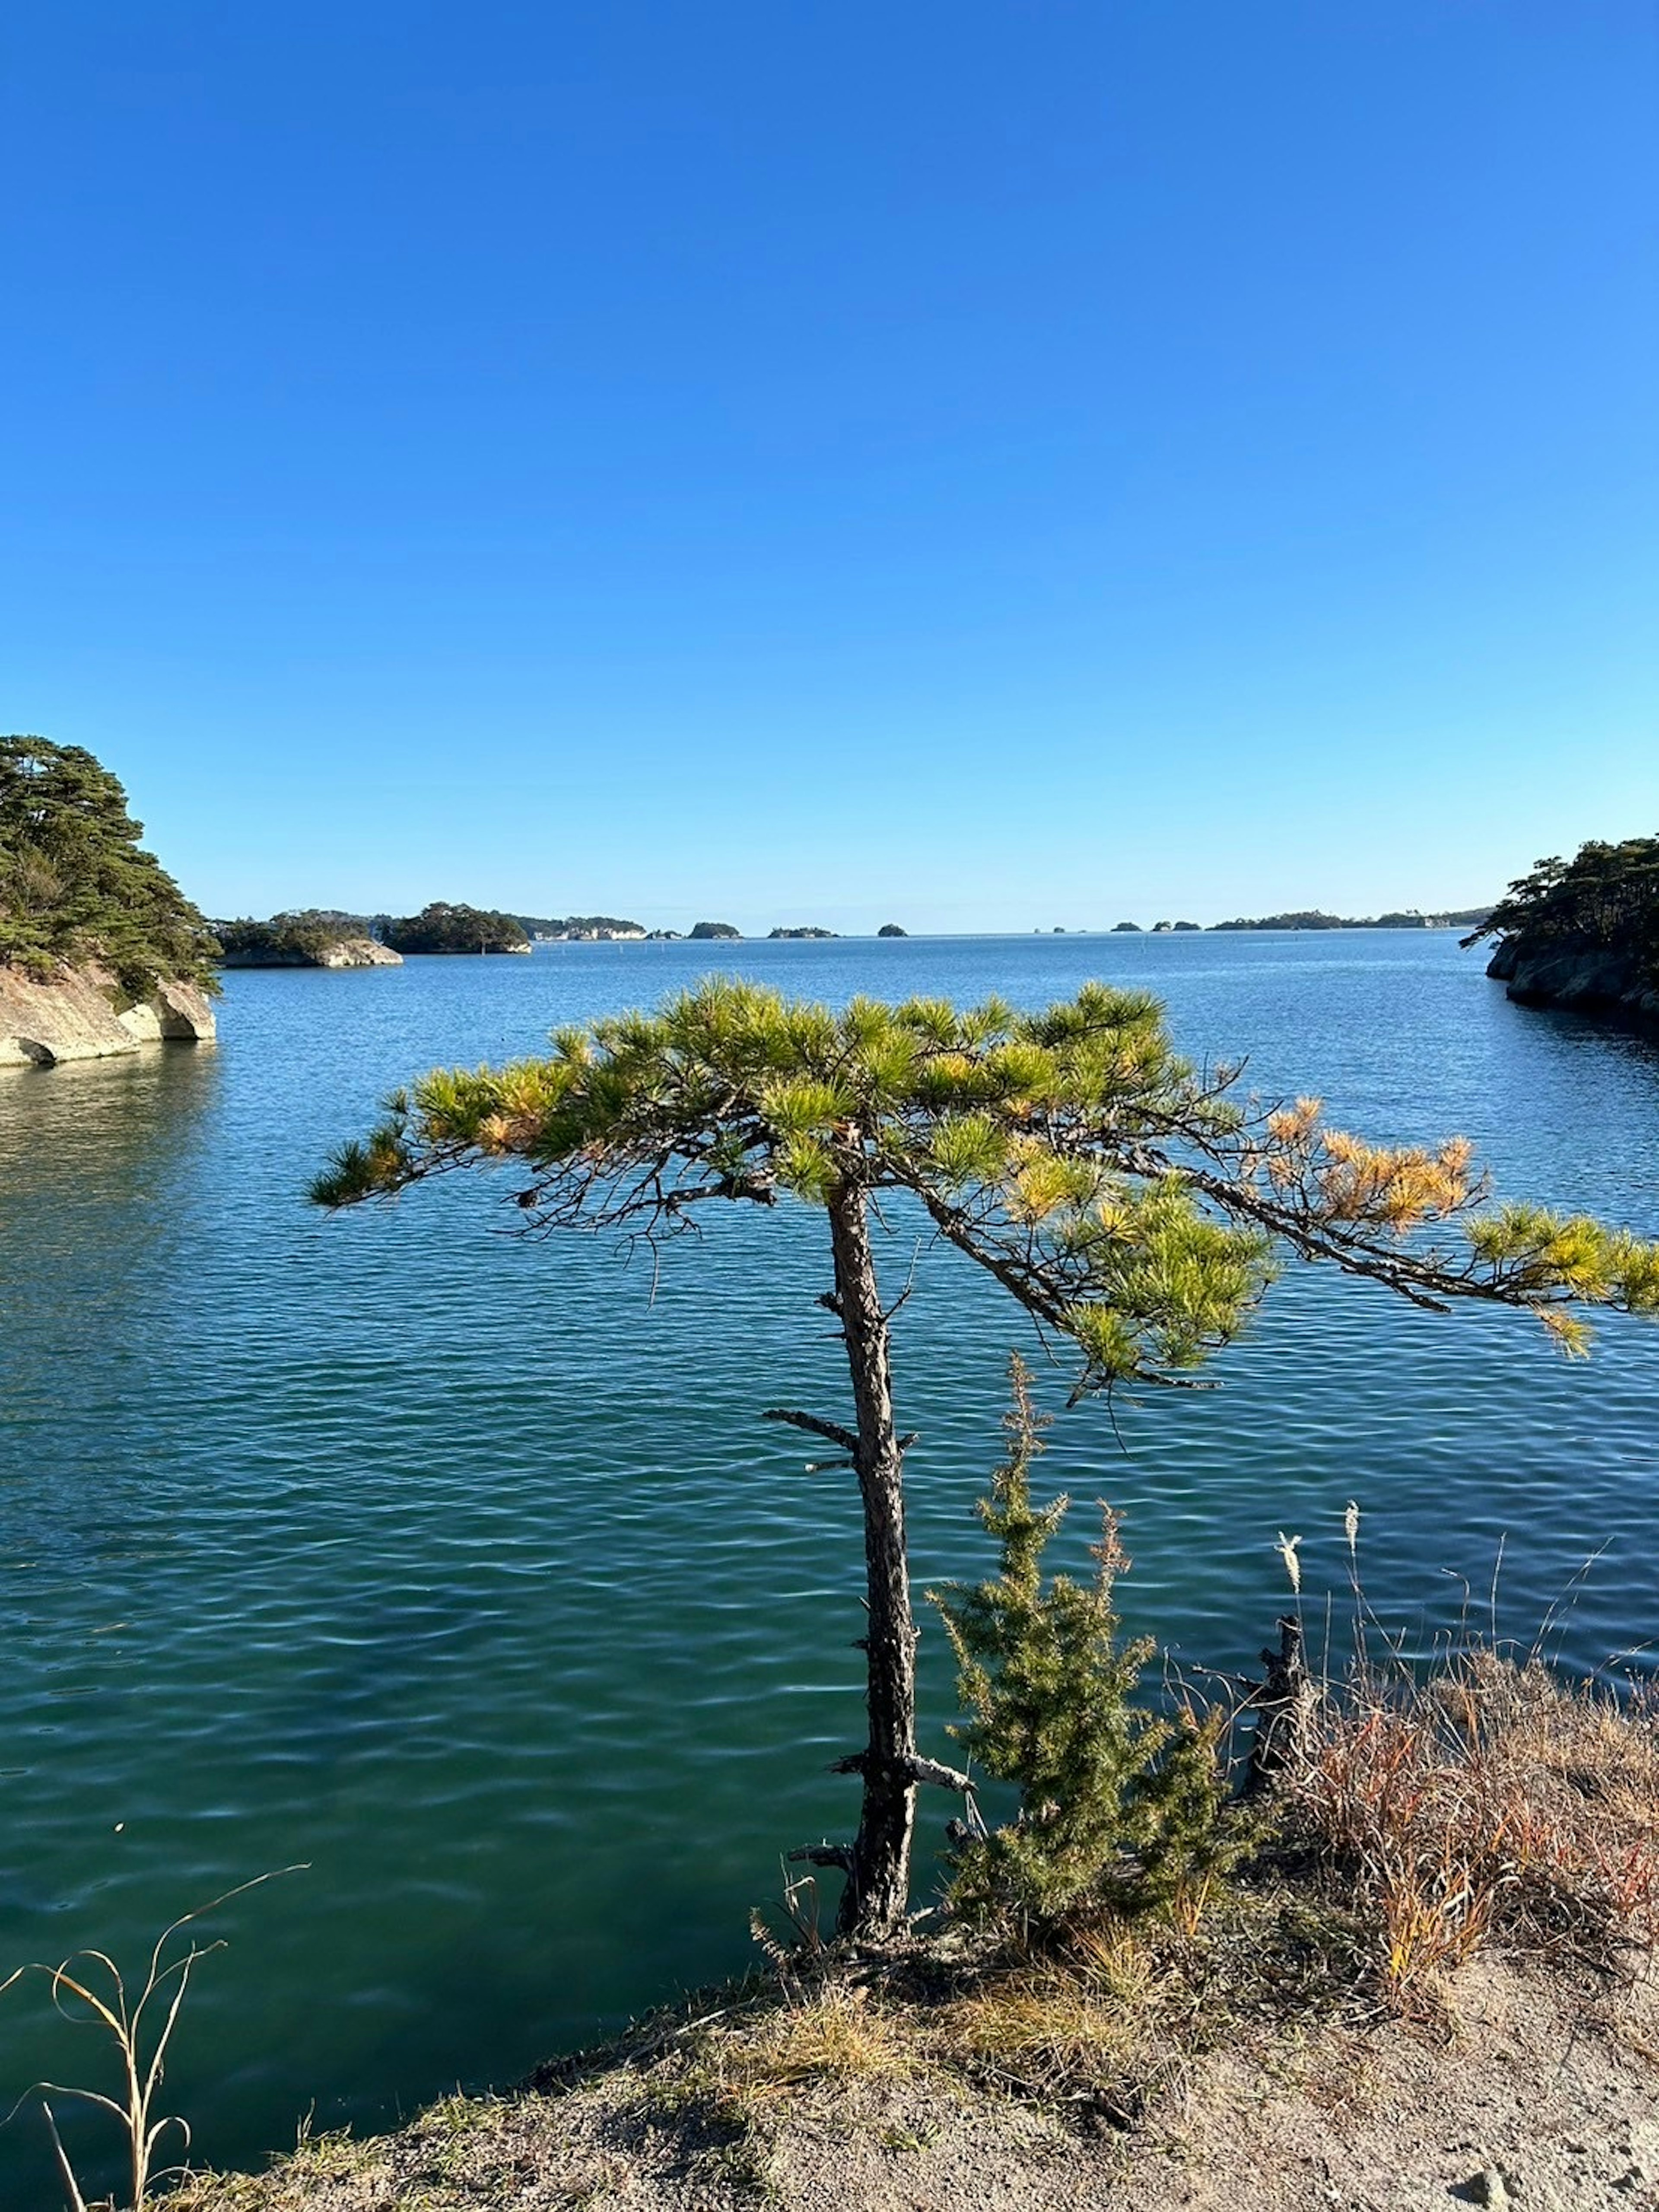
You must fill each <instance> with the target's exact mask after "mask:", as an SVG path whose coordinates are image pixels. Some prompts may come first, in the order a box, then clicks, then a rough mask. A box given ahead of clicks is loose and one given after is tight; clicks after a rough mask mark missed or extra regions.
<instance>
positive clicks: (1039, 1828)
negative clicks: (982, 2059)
mask: <svg viewBox="0 0 1659 2212" xmlns="http://www.w3.org/2000/svg"><path fill="white" fill-rule="evenodd" d="M1009 1378H1010V1384H1011V1390H1012V1407H1011V1408H1010V1411H1009V1412H1008V1413H1007V1414H1006V1416H1005V1418H1004V1427H1005V1429H1006V1431H1007V1435H1008V1451H1007V1456H1006V1458H1005V1460H1004V1461H1003V1462H1002V1464H1001V1465H1000V1467H999V1468H997V1469H996V1471H995V1473H994V1475H993V1477H992V1481H991V1490H990V1494H989V1495H988V1497H986V1498H981V1500H980V1503H979V1509H978V1510H979V1515H980V1518H981V1521H982V1522H984V1524H985V1526H986V1528H987V1530H988V1531H989V1532H990V1534H992V1536H994V1538H995V1540H996V1542H997V1545H998V1547H999V1553H1000V1564H999V1571H998V1573H997V1575H996V1577H995V1579H994V1580H993V1581H989V1582H983V1583H978V1584H976V1585H975V1586H972V1587H969V1586H967V1585H965V1584H963V1583H947V1584H946V1585H945V1587H944V1588H943V1589H939V1590H934V1591H931V1592H930V1593H929V1596H930V1598H931V1600H932V1602H933V1604H934V1605H935V1606H936V1607H938V1609H939V1614H940V1617H941V1618H942V1620H943V1621H944V1624H945V1633H946V1635H947V1636H948V1637H949V1638H950V1639H951V1649H952V1650H953V1651H954V1652H955V1654H956V1657H957V1668H958V1674H957V1692H958V1695H959V1697H960V1699H961V1702H962V1705H963V1711H965V1712H966V1713H967V1714H968V1715H969V1718H968V1719H967V1720H966V1721H965V1722H963V1723H961V1724H960V1725H958V1726H957V1727H956V1728H954V1729H952V1730H951V1733H952V1735H955V1736H956V1737H957V1741H959V1742H961V1743H962V1744H963V1745H964V1746H965V1747H966V1748H967V1750H968V1752H969V1755H970V1758H971V1759H972V1760H973V1761H974V1762H975V1764H976V1765H978V1766H979V1767H980V1768H981V1770H982V1771H984V1772H985V1773H986V1774H987V1775H990V1776H991V1777H993V1778H994V1779H995V1780H997V1781H999V1782H1005V1783H1012V1784H1015V1785H1016V1786H1017V1787H1018V1791H1019V1808H1018V1814H1017V1816H1016V1817H1015V1818H1014V1819H1013V1820H1012V1821H1009V1822H1008V1823H1006V1825H1005V1826H1001V1827H998V1828H995V1829H993V1830H992V1831H990V1832H989V1833H987V1834H986V1835H983V1836H980V1837H972V1838H968V1839H967V1840H965V1841H964V1842H963V1843H962V1844H960V1845H959V1847H958V1849H957V1854H956V1858H955V1873H954V1877H953V1880H952V1882H951V1904H952V1905H953V1906H954V1907H955V1908H956V1909H957V1911H961V1912H964V1913H968V1914H970V1915H973V1916H974V1917H981V1918H986V1919H989V1920H991V1921H994V1922H995V1923H1000V1924H1009V1925H1012V1926H1014V1927H1017V1928H1018V1929H1021V1930H1022V1931H1024V1932H1030V1931H1032V1930H1038V1931H1040V1930H1041V1929H1044V1928H1047V1927H1052V1926H1054V1925H1056V1924H1058V1923H1061V1922H1063V1921H1066V1920H1067V1919H1070V1918H1073V1917H1076V1916H1077V1915H1078V1914H1079V1912H1085V1911H1088V1910H1090V1909H1091V1908H1097V1907H1104V1908H1109V1909H1110V1910H1114V1911H1120V1912H1121V1911H1145V1910H1147V1909H1160V1910H1163V1911H1168V1912H1170V1913H1171V1914H1172V1915H1173V1916H1174V1917H1176V1918H1177V1919H1178V1920H1181V1921H1182V1922H1184V1923H1187V1924H1188V1925H1191V1924H1193V1923H1195V1922H1196V1919H1197V1917H1198V1915H1199V1913H1200V1911H1201V1910H1202V1908H1203V1905H1204V1902H1205V1900H1206V1898H1207V1896H1208V1894H1209V1893H1210V1890H1211V1888H1212V1886H1213V1884H1214V1883H1215V1882H1216V1881H1218V1879H1219V1878H1220V1877H1221V1876H1222V1875H1225V1872H1226V1871H1227V1870H1228V1869H1230V1868H1231V1866H1232V1865H1234V1864H1235V1863H1237V1860H1238V1858H1239V1857H1241V1856H1242V1854H1243V1850H1244V1849H1245V1847H1246V1842H1247V1836H1246V1832H1245V1829H1244V1827H1243V1824H1242V1822H1241V1821H1240V1820H1239V1818H1238V1816H1237V1814H1235V1813H1234V1812H1233V1810H1232V1809H1231V1805H1230V1793H1229V1791H1228V1788H1227V1784H1226V1780H1225V1775H1224V1773H1223V1771H1222V1768H1221V1765H1220V1761H1219V1759H1218V1749H1217V1735H1218V1731H1217V1729H1216V1728H1215V1727H1214V1726H1213V1725H1212V1724H1211V1723H1206V1722H1200V1721H1199V1720H1197V1719H1195V1718H1194V1717H1192V1716H1191V1715H1190V1714H1188V1713H1184V1712H1183V1713H1180V1714H1175V1715H1170V1714H1161V1713H1158V1712H1154V1711H1152V1709H1151V1707H1150V1706H1147V1705H1142V1704H1139V1703H1137V1702H1136V1699H1135V1692H1136V1691H1137V1689H1138V1687H1139V1682H1140V1678H1141V1675H1142V1674H1143V1672H1144V1670H1145V1668H1146V1664H1147V1662H1148V1661H1149V1660H1150V1659H1151V1658H1152V1656H1153V1653H1154V1650H1155V1649H1156V1647H1155V1645H1154V1644H1153V1643H1152V1639H1151V1638H1127V1639H1126V1638H1124V1637H1123V1635H1122V1633H1121V1624H1120V1621H1119V1619H1118V1615H1117V1610H1116V1607H1115V1598H1114V1593H1115V1584H1116V1581H1117V1577H1118V1576H1119V1575H1120V1574H1121V1573H1122V1572H1123V1571H1125V1569H1126V1568H1127V1565H1128V1561H1127V1559H1126V1557H1125V1556H1124V1553H1123V1551H1122V1548H1121V1545H1120V1543H1119V1541H1118V1534H1117V1527H1116V1522H1115V1519H1114V1517H1113V1516H1112V1515H1111V1514H1110V1513H1109V1512H1107V1513H1106V1515H1105V1524H1104V1530H1103V1537H1102V1541H1100V1542H1099V1543H1098V1544H1097V1545H1096V1546H1095V1547H1093V1556H1094V1559H1095V1571H1094V1573H1093V1575H1092V1577H1091V1578H1090V1579H1089V1580H1088V1581H1087V1582H1077V1581H1073V1579H1072V1578H1071V1577H1069V1576H1066V1575H1055V1576H1053V1577H1049V1578H1047V1579H1045V1577H1044V1574H1043V1565H1042V1562H1043V1553H1044V1552H1045V1550H1046V1548H1047V1547H1048V1543H1049V1541H1050V1540H1051V1538H1053V1536H1054V1534H1056V1532H1057V1531H1058V1530H1059V1528H1060V1524H1061V1523H1062V1522H1063V1521H1064V1519H1065V1517H1066V1510H1067V1508H1068V1504H1069V1500H1068V1499H1066V1498H1064V1497H1060V1498H1055V1499H1054V1502H1053V1503H1052V1504H1048V1505H1044V1506H1039V1505H1035V1504H1033V1503H1032V1500H1031V1486H1030V1469H1031V1462H1032V1461H1033V1459H1034V1458H1035V1457H1036V1455H1037V1454H1038V1453H1039V1452H1040V1451H1041V1450H1042V1448H1043V1447H1042V1430H1043V1428H1045V1427H1046V1426H1047V1425H1048V1421H1047V1417H1045V1416H1040V1415H1038V1414H1037V1413H1036V1412H1035V1411H1034V1409H1033V1407H1032V1404H1031V1395H1030V1374H1029V1372H1028V1370H1027V1369H1026V1366H1025V1364H1024V1361H1023V1360H1022V1359H1021V1358H1019V1356H1018V1353H1016V1354H1015V1355H1014V1356H1013V1357H1012V1358H1011V1360H1010V1361H1009Z"/></svg>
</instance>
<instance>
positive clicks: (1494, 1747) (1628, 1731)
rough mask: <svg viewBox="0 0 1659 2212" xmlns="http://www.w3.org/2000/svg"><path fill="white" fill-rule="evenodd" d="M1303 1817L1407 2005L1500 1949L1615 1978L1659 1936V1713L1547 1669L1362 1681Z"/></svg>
mask: <svg viewBox="0 0 1659 2212" xmlns="http://www.w3.org/2000/svg"><path fill="white" fill-rule="evenodd" d="M1290 1817H1291V1820H1292V1823H1293V1824H1294V1826H1296V1827H1297V1829H1298V1830H1299V1832H1301V1834H1302V1835H1303V1837H1304V1838H1305V1840H1306V1841H1307V1842H1308V1843H1310V1844H1311V1845H1312V1846H1313V1847H1314V1849H1315V1850H1316V1853H1317V1854H1318V1855H1319V1857H1321V1858H1322V1860H1324V1861H1325V1862H1326V1863H1327V1866H1328V1869H1329V1870H1330V1871H1331V1872H1334V1874H1335V1875H1337V1876H1338V1877H1339V1878H1340V1880H1342V1881H1344V1882H1346V1883H1351V1884H1352V1890H1353V1894H1354V1897H1355V1900H1356V1903H1357V1904H1358V1906H1359V1908H1360V1910H1361V1911H1362V1913H1363V1914H1364V1915H1365V1916H1366V1917H1369V1918H1370V1920H1371V1922H1372V1923H1373V1929H1374V1933H1375V1939H1376V1962H1375V1963H1376V1971H1377V1977H1378V1979H1379V1981H1380V1984H1381V1985H1382V1988H1383V1991H1384V1992H1385V1994H1386V1995H1387V1996H1388V1998H1389V2002H1391V2003H1393V2004H1395V2006H1396V2007H1399V2008H1404V2009H1411V2008H1413V2007H1415V2006H1417V2005H1419V2004H1420V2003H1423V2002H1434V2001H1435V1999H1436V1994H1437V1990H1438V1987H1439V1984H1440V1983H1441V1982H1442V1980H1443V1977H1444V1976H1445V1975H1446V1974H1447V1973H1448V1972H1449V1971H1451V1970H1452V1969H1454V1968H1455V1967H1456V1966H1459V1965H1461V1964H1462V1962H1463V1960H1466V1959H1467V1958H1468V1957H1469V1956H1470V1954H1472V1953H1473V1952H1474V1951H1475V1950H1476V1949H1477V1948H1479V1947H1480V1945H1481V1944H1483V1943H1485V1942H1489V1941H1492V1940H1495V1939H1498V1938H1501V1939H1502V1940H1504V1942H1507V1943H1509V1944H1510V1945H1512V1946H1516V1947H1519V1948H1524V1949H1527V1950H1529V1951H1533V1952H1534V1953H1538V1954H1547V1955H1551V1956H1555V1957H1563V1958H1565V1957H1567V1956H1572V1957H1577V1958H1578V1959H1580V1960H1585V1961H1588V1962H1589V1963H1591V1964H1594V1965H1595V1966H1601V1967H1607V1966H1612V1965H1614V1964H1615V1963H1617V1962H1618V1960H1619V1959H1620V1955H1621V1954H1624V1953H1626V1952H1627V1951H1628V1950H1629V1949H1630V1948H1632V1947H1638V1948H1643V1949H1650V1948H1652V1946H1653V1944H1654V1942H1655V1941H1656V1937H1659V1736H1656V1732H1655V1729H1654V1726H1653V1723H1652V1719H1651V1717H1650V1714H1649V1713H1648V1712H1647V1711H1646V1710H1645V1709H1644V1708H1643V1707H1642V1706H1640V1705H1629V1704H1625V1703H1621V1702H1620V1701H1619V1700H1618V1699H1615V1698H1614V1697H1613V1694H1612V1693H1611V1692H1607V1691H1604V1690H1602V1689H1601V1688H1599V1687H1597V1686H1595V1685H1593V1684H1588V1683H1573V1682H1564V1681H1563V1680H1560V1679H1559V1677H1557V1676H1556V1675H1554V1674H1552V1673H1551V1672H1550V1670H1549V1669H1548V1668H1546V1667H1544V1666H1543V1665H1542V1664H1541V1663H1540V1662H1538V1661H1537V1660H1536V1659H1535V1658H1534V1659H1530V1660H1528V1661H1525V1662H1521V1663H1515V1662H1509V1661H1506V1660H1504V1659H1502V1658H1500V1657H1498V1656H1496V1655H1495V1654H1494V1653H1493V1652H1492V1651H1491V1650H1476V1651H1474V1652H1473V1653H1471V1654H1468V1655H1466V1656H1462V1657H1461V1658H1459V1659H1457V1660H1455V1661H1453V1662H1450V1663H1449V1665H1447V1666H1445V1667H1443V1668H1440V1669H1439V1670H1438V1671H1437V1672H1436V1673H1435V1674H1433V1675H1431V1677H1430V1678H1429V1679H1428V1680H1425V1681H1419V1680H1414V1679H1413V1678H1412V1677H1411V1676H1409V1675H1408V1674H1405V1673H1404V1672H1403V1671H1400V1672H1396V1673H1394V1674H1389V1675H1386V1676H1379V1675H1377V1674H1375V1673H1374V1672H1372V1671H1370V1670H1366V1669H1360V1670H1358V1671H1357V1672H1356V1674H1355V1676H1354V1678H1353V1680H1352V1682H1351V1683H1350V1684H1349V1685H1348V1686H1346V1691H1345V1693H1344V1694H1341V1695H1338V1696H1334V1697H1327V1698H1326V1699H1325V1700H1324V1701H1323V1703H1322V1705H1321V1706H1320V1708H1319V1710H1318V1712H1317V1714H1316V1717H1315V1721H1314V1732H1313V1741H1312V1742H1311V1745H1310V1759H1309V1764H1308V1767H1307V1771H1306V1772H1305V1774H1304V1777H1303V1778H1301V1780H1300V1783H1299V1784H1298V1787H1297V1790H1296V1791H1295V1794H1294V1798H1293V1801H1292V1803H1291V1808H1290Z"/></svg>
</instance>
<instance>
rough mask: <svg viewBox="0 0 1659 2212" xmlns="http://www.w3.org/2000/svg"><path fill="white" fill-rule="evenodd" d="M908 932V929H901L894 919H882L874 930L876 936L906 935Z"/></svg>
mask: <svg viewBox="0 0 1659 2212" xmlns="http://www.w3.org/2000/svg"><path fill="white" fill-rule="evenodd" d="M909 934H910V933H909V931H908V929H901V928H900V927H899V926H898V924H897V922H896V921H884V922H883V924H882V925H881V927H880V928H879V929H878V931H877V932H876V935H877V936H878V937H908V935H909Z"/></svg>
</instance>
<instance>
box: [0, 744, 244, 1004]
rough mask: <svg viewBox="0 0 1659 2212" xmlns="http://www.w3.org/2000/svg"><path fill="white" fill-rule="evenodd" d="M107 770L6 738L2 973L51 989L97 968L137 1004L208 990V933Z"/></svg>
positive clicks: (1, 796)
mask: <svg viewBox="0 0 1659 2212" xmlns="http://www.w3.org/2000/svg"><path fill="white" fill-rule="evenodd" d="M142 836H143V823H141V822H135V821H134V820H133V818H132V817H131V814H130V813H129V812H128V811H127V795H126V793H125V791H124V790H123V789H122V787H121V785H120V783H119V782H118V780H117V779H116V778H115V777H114V776H113V775H111V774H110V772H109V770H108V769H106V768H105V767H104V766H102V764H101V763H100V762H99V761H97V760H96V759H94V757H93V755H92V754H91V753H89V752H87V751H86V750H83V748H82V747H81V746H80V745H57V744H52V742H51V741H50V739H48V738H35V737H7V738H0V966H3V965H11V966H15V967H19V968H21V969H25V970H26V971H27V973H28V974H30V975H34V976H37V977H39V978H40V980H42V981H46V980H47V979H48V978H50V977H51V975H52V974H53V973H54V972H55V971H56V970H57V969H58V967H60V966H61V965H64V964H74V963H79V962H82V961H86V960H101V961H103V962H104V963H106V965H107V966H108V967H110V968H112V969H113V970H114V972H115V974H116V975H117V977H118V980H119V981H120V984H121V987H122V988H123V990H125V991H127V992H130V993H131V994H132V995H133V996H134V997H140V996H142V995H143V993H144V992H145V991H147V990H148V989H149V987H150V986H151V985H152V984H154V983H155V981H157V980H158V979H159V978H161V977H163V976H167V977H177V978H179V980H181V981H187V982H191V983H197V984H200V985H201V986H203V987H204V988H212V987H213V975H212V966H211V963H212V959H213V956H214V953H215V951H216V949H217V948H216V945H215V944H214V940H213V933H212V932H211V930H210V928H209V927H208V924H207V922H206V921H205V920H204V918H203V916H202V915H201V914H200V913H199V912H198V911H197V908H195V907H194V906H192V905H191V902H190V901H189V900H188V899H187V898H186V897H185V895H184V893H183V892H182V891H181V890H179V886H178V884H176V883H174V881H173V878H172V877H171V876H170V875H168V873H167V871H166V869H165V868H163V867H162V866H161V862H160V861H159V860H157V859H156V858H155V854H153V853H147V852H145V851H144V850H143V848H142V847H141V846H140V844H139V842H138V840H139V839H140V837H142Z"/></svg>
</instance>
